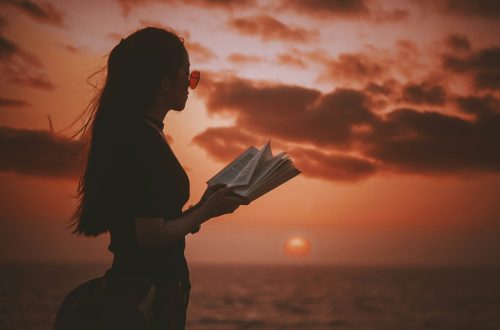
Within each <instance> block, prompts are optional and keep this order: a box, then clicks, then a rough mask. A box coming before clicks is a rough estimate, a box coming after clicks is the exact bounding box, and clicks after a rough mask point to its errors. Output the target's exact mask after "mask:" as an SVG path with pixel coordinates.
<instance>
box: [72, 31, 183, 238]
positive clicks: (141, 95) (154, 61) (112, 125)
mask: <svg viewBox="0 0 500 330" xmlns="http://www.w3.org/2000/svg"><path fill="white" fill-rule="evenodd" d="M185 56H186V48H185V47H184V43H183V39H182V38H180V37H179V36H178V35H177V34H175V33H174V32H173V31H168V30H164V29H159V28H153V27H148V28H144V29H141V30H138V31H136V32H134V33H132V34H131V35H130V36H128V37H127V38H125V39H122V40H121V41H120V43H118V44H117V45H116V46H115V47H114V48H113V49H112V50H111V53H110V54H109V56H108V60H107V65H106V67H105V69H106V79H105V82H104V85H103V87H102V88H101V89H100V90H99V91H98V93H97V94H96V96H95V97H94V99H93V100H92V101H91V102H90V104H89V105H88V107H87V109H86V111H85V112H84V115H85V116H86V120H85V122H84V124H83V126H82V128H81V129H80V130H79V131H78V132H77V134H78V133H81V134H82V139H83V140H84V142H85V143H86V147H87V148H86V149H88V154H87V157H86V158H85V161H84V164H83V171H82V175H81V177H80V181H79V184H78V194H77V198H78V199H79V203H78V206H77V208H76V210H75V212H74V214H73V216H72V218H71V226H72V227H74V228H73V233H75V234H79V235H84V236H97V235H99V234H102V233H105V232H106V231H108V230H109V217H108V216H107V215H106V214H104V213H105V212H104V213H103V212H102V209H103V208H102V197H101V200H100V201H99V202H98V196H103V192H104V190H106V189H107V188H109V187H105V186H104V185H103V182H104V180H103V179H105V178H106V177H107V176H108V175H109V173H110V172H111V171H112V170H113V166H117V165H116V164H112V163H111V159H110V157H109V155H110V147H111V145H112V143H111V141H113V139H114V138H115V137H116V135H118V134H119V129H120V128H121V129H123V127H126V125H127V123H130V121H133V120H134V118H135V120H137V117H138V116H139V115H141V113H142V112H143V111H144V110H145V109H148V107H150V106H151V105H152V102H153V98H154V96H155V94H156V93H157V92H158V90H159V88H160V83H161V80H162V78H163V77H165V76H168V77H172V78H173V77H175V75H176V74H177V73H178V72H179V70H180V68H181V66H182V64H183V63H184V61H185ZM118 166H119V164H118ZM100 203H101V204H100Z"/></svg>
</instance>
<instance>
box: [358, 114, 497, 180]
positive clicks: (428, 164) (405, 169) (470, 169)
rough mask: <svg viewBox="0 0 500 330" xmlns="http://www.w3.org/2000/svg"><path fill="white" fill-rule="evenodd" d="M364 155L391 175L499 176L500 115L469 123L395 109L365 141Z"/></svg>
mask: <svg viewBox="0 0 500 330" xmlns="http://www.w3.org/2000/svg"><path fill="white" fill-rule="evenodd" d="M362 141H363V143H362V144H361V145H362V147H361V150H362V152H363V154H364V155H366V156H368V157H370V158H373V159H376V160H377V161H379V162H380V163H381V164H383V166H384V167H385V168H386V169H388V170H390V171H393V172H402V173H419V174H441V175H442V174H445V175H446V174H451V173H478V172H497V173H498V172H500V153H498V150H500V115H498V114H497V115H495V116H492V117H490V118H488V120H484V119H482V118H480V117H478V118H476V119H475V120H473V121H468V120H465V119H463V118H460V117H456V116H449V115H444V114H441V113H438V112H431V111H425V112H424V111H418V110H415V109H397V110H394V111H392V112H391V113H389V114H388V115H387V116H386V117H385V118H384V119H383V120H382V121H379V122H377V123H376V124H375V125H374V126H373V129H372V130H371V131H370V132H368V133H367V134H366V135H365V136H364V137H363V139H362Z"/></svg>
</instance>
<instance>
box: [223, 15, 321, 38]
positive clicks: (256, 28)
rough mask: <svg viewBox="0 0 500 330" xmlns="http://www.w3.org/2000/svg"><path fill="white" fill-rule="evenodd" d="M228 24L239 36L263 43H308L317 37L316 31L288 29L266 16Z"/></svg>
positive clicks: (246, 18)
mask: <svg viewBox="0 0 500 330" xmlns="http://www.w3.org/2000/svg"><path fill="white" fill-rule="evenodd" d="M228 24H229V25H230V26H231V27H233V28H235V29H236V30H238V32H239V33H241V34H244V35H251V36H259V37H260V38H261V39H262V40H264V41H273V40H283V41H296V42H310V41H313V40H316V39H317V38H318V37H319V32H318V30H306V29H302V28H295V27H290V26H288V25H286V24H284V23H283V22H281V21H279V20H277V19H275V18H273V17H271V16H267V15H261V16H252V17H241V18H234V19H231V20H230V21H229V22H228Z"/></svg>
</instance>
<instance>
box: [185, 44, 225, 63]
mask: <svg viewBox="0 0 500 330" xmlns="http://www.w3.org/2000/svg"><path fill="white" fill-rule="evenodd" d="M184 44H185V46H186V49H187V50H188V52H189V56H190V57H192V58H193V59H194V60H195V61H198V62H208V61H211V60H213V59H215V58H217V55H215V53H214V52H213V51H211V50H210V49H209V48H208V47H205V46H203V45H202V44H200V43H199V42H191V41H186V42H185V43H184Z"/></svg>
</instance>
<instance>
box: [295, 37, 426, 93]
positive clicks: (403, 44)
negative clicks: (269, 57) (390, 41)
mask: <svg viewBox="0 0 500 330" xmlns="http://www.w3.org/2000/svg"><path fill="white" fill-rule="evenodd" d="M295 56H298V58H303V59H307V60H308V61H312V62H316V63H318V64H320V65H322V66H324V69H323V70H321V72H320V74H319V76H318V80H319V81H320V82H330V83H333V84H334V85H336V86H339V84H340V85H341V86H344V87H356V88H360V87H361V86H364V85H367V84H369V83H376V84H381V83H383V82H384V81H387V80H395V79H398V80H401V79H406V80H410V79H414V78H415V75H416V74H418V72H420V71H421V69H422V70H428V65H427V66H424V65H423V64H422V63H421V62H422V56H421V52H420V50H419V49H418V47H417V46H416V45H415V43H413V42H412V41H409V40H397V41H396V42H395V43H394V47H392V48H391V49H383V48H378V47H375V46H372V45H366V46H365V47H364V48H363V49H362V50H360V51H358V52H354V53H340V54H339V55H337V56H336V57H334V58H332V57H331V56H330V55H329V54H327V53H325V52H323V51H314V52H301V51H296V52H295Z"/></svg>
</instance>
